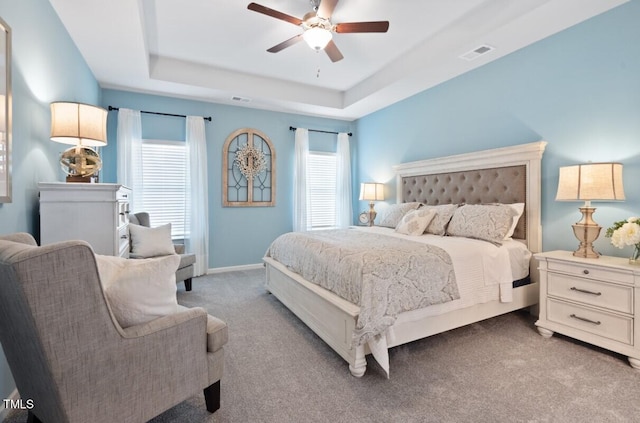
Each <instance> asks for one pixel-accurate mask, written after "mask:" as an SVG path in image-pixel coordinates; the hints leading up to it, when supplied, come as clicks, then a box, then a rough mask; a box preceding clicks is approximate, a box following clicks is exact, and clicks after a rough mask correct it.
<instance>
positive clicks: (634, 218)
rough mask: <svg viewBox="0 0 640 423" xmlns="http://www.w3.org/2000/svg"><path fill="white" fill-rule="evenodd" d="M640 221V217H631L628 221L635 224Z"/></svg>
mask: <svg viewBox="0 0 640 423" xmlns="http://www.w3.org/2000/svg"><path fill="white" fill-rule="evenodd" d="M639 219H640V217H630V218H628V219H627V222H629V223H634V222H637V221H638V220H639Z"/></svg>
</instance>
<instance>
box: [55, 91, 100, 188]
mask: <svg viewBox="0 0 640 423" xmlns="http://www.w3.org/2000/svg"><path fill="white" fill-rule="evenodd" d="M51 140H52V141H56V142H59V143H63V144H71V145H74V147H71V148H69V149H68V150H66V151H64V152H63V153H62V155H61V156H60V165H61V166H62V169H63V170H64V171H65V172H66V173H67V182H91V181H92V179H93V178H92V175H95V174H96V173H97V172H98V171H99V170H100V168H101V167H102V160H101V159H100V155H99V154H98V153H97V152H96V151H95V150H93V149H92V148H91V147H100V146H104V145H107V111H106V110H105V109H103V108H102V107H97V106H92V105H90V104H82V103H71V102H62V101H61V102H55V103H51Z"/></svg>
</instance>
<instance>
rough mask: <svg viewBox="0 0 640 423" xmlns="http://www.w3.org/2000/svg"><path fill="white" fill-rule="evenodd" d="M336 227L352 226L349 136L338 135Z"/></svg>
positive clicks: (342, 133)
mask: <svg viewBox="0 0 640 423" xmlns="http://www.w3.org/2000/svg"><path fill="white" fill-rule="evenodd" d="M336 159H337V160H336V168H337V169H336V170H337V172H336V225H337V226H338V227H339V228H347V227H349V226H350V225H351V224H352V220H353V211H352V208H351V155H350V152H349V135H348V134H345V133H344V132H341V133H339V134H338V148H337V149H336Z"/></svg>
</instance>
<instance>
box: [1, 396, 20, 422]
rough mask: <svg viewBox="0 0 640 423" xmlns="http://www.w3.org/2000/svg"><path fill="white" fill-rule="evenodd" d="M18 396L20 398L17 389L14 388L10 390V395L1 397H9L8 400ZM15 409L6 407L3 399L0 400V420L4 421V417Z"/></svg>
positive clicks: (15, 398)
mask: <svg viewBox="0 0 640 423" xmlns="http://www.w3.org/2000/svg"><path fill="white" fill-rule="evenodd" d="M18 398H20V394H19V393H18V389H17V388H16V389H14V390H13V392H11V395H9V397H8V398H3V399H10V400H14V401H15V400H17V399H18ZM14 411H15V410H12V409H10V408H6V407H5V406H4V401H3V402H2V406H0V422H2V421H4V419H6V418H8V417H9V416H10V415H11V413H12V412H14Z"/></svg>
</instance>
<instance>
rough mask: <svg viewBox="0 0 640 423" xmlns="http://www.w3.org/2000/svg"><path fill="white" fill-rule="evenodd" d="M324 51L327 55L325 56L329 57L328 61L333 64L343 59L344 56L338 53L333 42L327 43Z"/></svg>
mask: <svg viewBox="0 0 640 423" xmlns="http://www.w3.org/2000/svg"><path fill="white" fill-rule="evenodd" d="M324 51H325V52H326V53H327V56H329V59H331V61H332V62H334V63H335V62H337V61H340V60H342V59H344V56H343V55H342V53H340V50H338V46H337V45H336V43H334V42H333V40H331V41H329V44H327V46H326V47H325V48H324Z"/></svg>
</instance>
